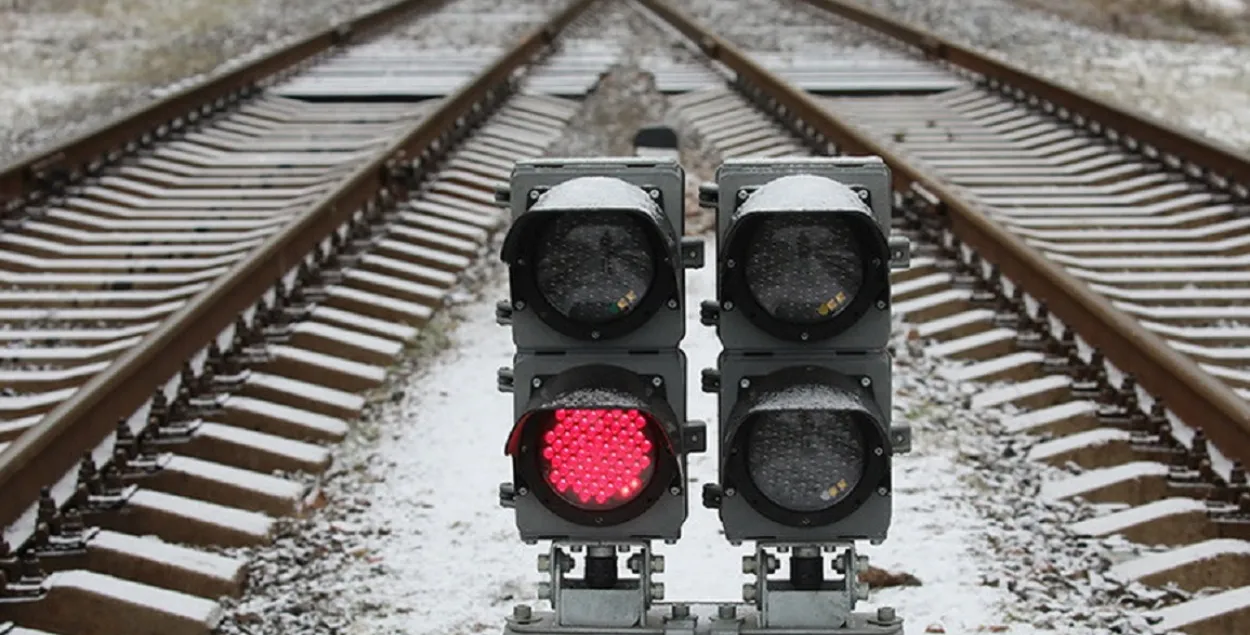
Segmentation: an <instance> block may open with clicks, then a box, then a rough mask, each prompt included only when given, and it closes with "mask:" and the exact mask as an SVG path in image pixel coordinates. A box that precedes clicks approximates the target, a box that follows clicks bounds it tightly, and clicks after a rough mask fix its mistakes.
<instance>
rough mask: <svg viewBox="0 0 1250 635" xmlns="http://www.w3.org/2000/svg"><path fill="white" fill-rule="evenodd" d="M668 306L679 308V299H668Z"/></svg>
mask: <svg viewBox="0 0 1250 635" xmlns="http://www.w3.org/2000/svg"><path fill="white" fill-rule="evenodd" d="M668 308H670V309H676V308H677V300H675V299H674V300H669V301H668Z"/></svg>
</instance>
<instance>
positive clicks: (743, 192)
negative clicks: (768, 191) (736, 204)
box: [738, 190, 749, 201]
mask: <svg viewBox="0 0 1250 635" xmlns="http://www.w3.org/2000/svg"><path fill="white" fill-rule="evenodd" d="M747 196H749V194H747V191H746V190H738V200H740V201H745V200H747Z"/></svg>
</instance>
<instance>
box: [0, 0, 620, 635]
mask: <svg viewBox="0 0 1250 635" xmlns="http://www.w3.org/2000/svg"><path fill="white" fill-rule="evenodd" d="M409 4H411V3H409ZM478 4H480V3H478ZM478 4H475V3H474V2H473V1H472V0H469V1H465V2H458V3H452V4H449V5H445V6H443V7H441V8H439V9H438V10H434V11H432V12H430V13H428V14H423V15H420V16H418V17H417V20H416V22H414V23H412V27H410V26H409V25H404V24H400V25H399V26H398V27H395V28H394V30H392V31H389V32H386V33H383V34H381V35H378V36H376V37H373V38H370V39H368V40H367V41H364V42H361V43H359V44H358V45H350V46H339V47H336V48H334V49H331V50H330V51H329V52H328V54H326V55H324V56H323V58H322V59H318V60H316V61H314V62H312V63H311V64H310V65H309V64H305V68H301V69H299V70H297V71H294V72H290V73H286V74H284V75H282V76H278V77H277V78H274V79H271V80H269V81H266V82H265V83H264V85H263V86H261V87H259V89H258V90H250V91H248V92H249V93H250V94H248V95H247V96H246V97H242V98H240V99H238V100H237V101H236V102H235V103H233V104H231V105H230V106H229V107H225V108H222V109H221V110H220V111H219V112H214V113H213V114H212V116H209V117H205V118H203V119H200V120H199V121H197V122H196V123H195V124H194V125H188V126H186V127H185V128H184V129H182V130H181V131H180V132H179V133H177V134H171V135H168V136H167V137H166V138H163V139H161V140H159V141H155V142H153V143H151V144H150V146H148V147H145V148H143V149H142V150H140V151H138V152H134V153H132V154H129V155H126V156H124V157H121V158H120V159H119V160H116V161H112V162H110V163H109V164H107V165H103V166H98V167H97V169H94V170H93V174H92V177H91V178H90V179H89V180H87V181H84V182H81V183H72V184H68V185H67V186H66V187H63V188H62V187H58V188H57V189H56V190H54V192H55V193H51V194H50V192H49V191H48V190H44V189H39V188H35V189H33V190H31V191H29V192H23V193H22V194H23V197H24V199H25V200H24V202H26V203H33V205H22V206H20V207H16V206H15V207H13V208H12V209H11V212H12V213H13V216H14V217H16V218H17V220H16V221H15V222H13V223H12V224H11V225H10V227H8V228H6V231H4V232H3V233H0V242H3V243H4V246H5V253H4V256H3V257H4V259H5V267H4V273H3V275H4V276H5V280H4V282H5V287H6V289H5V291H4V292H3V294H2V295H3V297H4V303H3V304H4V307H3V308H0V323H3V325H4V327H3V329H2V330H0V337H2V338H3V339H4V341H5V353H6V356H5V362H4V366H3V370H0V377H2V378H3V379H2V380H0V382H2V383H3V385H4V386H5V394H4V395H3V396H2V397H0V421H3V423H2V424H0V451H3V459H2V464H3V468H2V469H0V471H3V474H4V479H5V480H4V486H3V487H2V488H0V489H3V490H4V491H5V496H4V497H3V507H4V513H5V521H4V522H5V525H6V527H5V533H4V542H3V543H2V545H0V572H2V573H3V580H4V582H5V584H0V598H2V599H0V632H5V633H9V632H10V631H9V630H8V629H10V628H14V626H13V624H14V623H15V624H16V625H18V626H22V627H28V628H35V629H45V630H46V631H47V632H53V633H74V632H117V633H122V632H130V633H134V632H144V633H193V632H208V631H209V630H211V629H212V628H214V627H215V626H216V624H217V623H218V621H219V620H220V617H221V611H220V608H219V607H218V605H217V602H216V598H218V597H220V596H223V595H224V596H230V595H236V596H237V595H238V594H239V593H241V592H242V590H243V586H244V583H245V580H246V569H245V567H246V562H244V561H242V560H239V559H236V558H231V557H225V556H221V555H216V554H214V553H212V552H209V551H204V550H203V549H204V548H216V547H238V546H247V545H256V544H263V543H265V542H266V541H268V540H270V539H272V537H273V531H274V528H275V524H274V523H275V518H277V517H281V516H286V515H291V514H298V513H299V512H300V511H301V509H302V507H303V500H302V497H303V496H304V493H305V487H304V484H303V483H302V482H301V481H300V480H299V479H298V478H296V477H295V476H294V475H295V474H297V473H307V474H316V473H319V472H321V471H324V470H325V469H326V468H327V467H328V465H329V463H330V456H331V455H330V449H329V448H328V447H327V446H326V444H327V443H332V442H334V441H337V440H340V439H342V438H343V437H344V435H345V434H346V433H347V432H348V430H349V422H350V421H351V420H353V419H354V418H355V417H356V416H357V415H359V414H360V411H361V409H362V408H363V407H364V404H365V398H364V396H363V395H364V394H365V393H367V391H368V390H370V389H372V388H375V387H377V386H379V385H381V384H382V383H383V381H384V380H385V379H386V370H387V367H388V366H389V365H390V364H391V363H393V362H394V361H395V360H396V359H397V358H398V357H399V356H400V355H402V353H403V351H404V347H405V345H406V344H407V343H408V342H410V341H412V340H413V338H414V337H415V336H416V335H417V333H418V329H419V328H420V327H421V326H422V325H424V324H425V323H426V322H427V321H428V320H429V319H430V317H431V315H432V314H433V313H434V311H436V310H437V309H438V308H439V307H440V306H442V304H443V302H444V299H445V298H446V296H447V295H448V294H449V293H450V292H451V291H452V290H454V287H455V285H456V282H457V276H458V274H459V273H460V272H461V271H463V270H464V269H465V268H466V267H468V266H469V265H471V264H472V263H473V262H474V260H475V259H476V258H477V257H478V255H479V252H480V251H481V249H482V248H483V246H484V245H485V243H486V242H487V239H488V237H489V236H490V234H491V233H492V232H493V231H494V230H495V229H498V228H499V227H500V225H501V223H502V222H503V218H502V216H501V215H500V213H499V212H498V210H497V209H496V208H495V207H494V206H493V205H492V202H493V196H494V193H493V192H494V187H495V185H496V184H498V183H501V182H505V181H506V179H507V177H508V172H509V169H510V166H511V164H512V162H513V161H516V160H518V159H520V158H525V157H530V156H534V155H536V154H540V153H542V151H543V149H544V148H545V147H546V145H548V144H549V143H550V142H551V141H553V140H554V139H555V138H557V137H558V136H559V134H560V132H561V130H562V128H563V125H564V123H565V122H566V121H567V120H568V118H569V117H570V116H571V115H572V114H573V113H574V111H575V109H574V106H573V105H572V102H570V101H569V100H568V99H567V97H568V96H577V95H580V94H583V93H585V91H586V90H588V89H589V88H590V87H591V86H592V85H593V84H594V82H595V81H596V80H597V78H598V76H599V74H600V73H601V72H602V71H603V70H604V69H606V67H607V65H608V64H610V63H611V61H612V59H613V56H612V54H613V51H612V49H610V48H604V47H603V46H602V45H599V46H597V47H596V46H595V45H594V44H595V43H593V42H592V43H590V46H589V48H588V47H587V46H586V45H585V42H584V40H573V41H572V42H573V43H574V44H576V43H577V42H579V41H580V42H582V44H583V46H580V47H578V46H573V47H572V50H571V52H568V53H564V54H556V55H552V56H545V57H544V53H545V45H546V43H547V41H548V40H549V39H550V37H552V36H553V35H554V34H555V33H558V32H559V31H561V30H562V29H563V28H565V27H566V26H568V25H569V24H570V23H571V22H572V21H573V20H574V18H576V17H578V16H579V15H580V14H581V12H582V11H583V10H584V9H585V7H586V5H587V4H588V3H586V2H573V3H564V2H538V3H531V4H530V5H524V6H522V7H520V8H514V9H513V10H512V11H511V12H510V13H506V14H499V15H496V16H494V18H492V19H490V20H482V19H481V17H480V14H481V13H482V9H481V7H480V6H478ZM397 15H398V14H397ZM396 19H398V18H396ZM466 23H474V24H475V26H478V25H480V24H482V23H484V24H485V25H486V30H485V31H483V30H482V29H481V28H478V29H477V35H478V36H479V37H481V38H483V40H485V41H491V40H492V39H493V40H494V41H497V42H517V44H515V45H514V46H513V47H512V48H511V49H507V48H503V47H499V46H482V45H476V46H474V45H471V43H469V42H460V43H457V42H454V41H452V42H447V41H445V40H446V39H447V38H445V37H444V38H442V40H444V41H435V42H433V43H432V44H430V43H426V42H425V40H420V39H412V38H411V36H412V33H411V32H409V29H410V28H417V27H419V28H421V29H429V30H431V31H432V32H434V33H446V32H459V33H467V32H469V30H468V29H466V28H465V25H466ZM380 24H381V23H379V26H380ZM583 28H584V27H583ZM465 44H470V46H464V45H465ZM588 52H589V55H588ZM434 60H437V61H438V62H439V63H438V64H437V65H435V64H432V63H431V62H432V61H434ZM540 60H541V63H538V64H537V65H533V63H535V62H539V61H540ZM531 65H533V67H532V68H531V67H530V66H531ZM414 68H416V69H424V70H418V71H416V72H414V71H413V70H412V69H414ZM397 71H398V74H399V75H400V78H399V79H397ZM518 72H520V73H522V75H516V73H518ZM518 80H519V81H518ZM439 98H441V99H439ZM397 139H398V140H402V141H401V142H399V143H397V142H396V140H397ZM405 152H411V154H408V155H407V156H418V157H420V158H421V160H422V161H423V163H422V164H414V163H413V162H411V161H408V162H403V161H402V157H404V156H405V154H404V153H405ZM397 159H401V160H400V161H399V162H397ZM434 165H437V171H435V168H434ZM21 167H25V166H19V170H14V171H11V172H9V174H12V173H13V172H15V171H21V170H20V168H21ZM26 172H27V173H29V170H26ZM18 181H19V179H13V180H10V181H8V182H10V183H13V182H18ZM383 219H385V222H384V223H383V222H382V221H383ZM310 225H312V226H319V227H318V229H316V230H314V231H312V232H309V233H308V234H306V235H305V236H302V237H301V236H300V235H299V233H298V232H299V231H300V230H301V229H304V228H306V227H308V226H310ZM340 225H341V226H340ZM292 230H295V235H294V238H295V240H294V241H292V240H291V239H292V237H293V236H292V233H293V232H292ZM332 232H333V233H332ZM292 242H294V244H292ZM283 243H287V244H286V245H285V247H284V245H283ZM301 243H302V244H301ZM310 252H311V254H310ZM266 258H268V259H270V262H268V263H266V262H265V259H266ZM275 282H276V284H277V286H276V287H274V288H273V289H268V287H269V286H270V285H273V284H275ZM241 287H242V288H241ZM249 295H250V297H249ZM258 296H259V297H258ZM223 297H226V298H230V300H229V301H228V302H230V303H232V304H234V305H235V306H234V307H232V308H230V309H225V308H224V307H222V304H221V302H219V301H218V300H219V299H220V298H223ZM257 300H259V303H257V304H255V305H254V306H249V305H252V304H253V303H254V302H257ZM206 312H207V313H209V314H210V315H207V316H206V315H204V313H206ZM223 327H225V328H223ZM170 341H174V342H177V344H176V347H178V348H180V349H181V350H180V351H179V352H177V353H173V352H171V351H170V348H169V346H168V343H169V342H170ZM162 367H163V368H162ZM179 367H180V368H179ZM127 368H129V369H130V371H129V374H128V373H127V370H126V369H127ZM105 369H109V370H108V372H102V371H105ZM171 376H172V377H173V381H167V379H168V378H170V377H171ZM140 391H142V392H140ZM145 402H146V403H145ZM136 406H142V407H140V408H138V411H137V412H136V411H135V410H136ZM132 413H133V414H132ZM75 463H77V464H78V465H77V469H70V470H69V472H68V473H66V475H65V476H64V477H61V476H60V471H61V470H65V469H66V468H67V467H69V468H73V466H74V464H75ZM275 474H277V475H275ZM278 475H290V476H278ZM36 500H37V501H38V502H37V504H36V505H34V506H33V507H28V505H29V503H31V502H35V501H36ZM140 536H154V537H155V538H156V539H157V540H155V541H153V540H150V539H145V538H140ZM19 554H20V555H19ZM93 607H94V608H93ZM95 609H99V610H98V611H97V610H95ZM10 622H11V623H10ZM16 632H23V633H25V632H27V631H21V630H19V631H16Z"/></svg>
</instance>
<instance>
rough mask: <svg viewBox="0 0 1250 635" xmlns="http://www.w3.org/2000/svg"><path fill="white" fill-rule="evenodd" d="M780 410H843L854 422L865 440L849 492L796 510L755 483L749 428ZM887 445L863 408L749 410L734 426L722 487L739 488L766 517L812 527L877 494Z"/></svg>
mask: <svg viewBox="0 0 1250 635" xmlns="http://www.w3.org/2000/svg"><path fill="white" fill-rule="evenodd" d="M831 388H832V387H831ZM781 412H844V413H846V414H848V415H850V417H851V419H852V421H853V422H854V423H853V425H855V426H856V427H857V428H858V429H859V432H860V434H861V435H862V436H863V440H864V447H863V454H862V455H861V460H862V461H863V465H864V472H863V474H861V475H860V478H859V481H858V482H857V483H856V484H855V486H854V488H852V490H851V492H850V493H849V494H847V495H845V496H844V497H842V498H841V499H839V500H838V501H836V502H834V503H833V504H831V505H829V506H828V507H825V508H823V509H819V510H814V511H796V510H792V509H788V508H786V507H783V506H781V505H779V504H777V503H775V502H773V501H772V499H770V498H768V496H767V495H765V494H764V492H763V491H762V490H761V489H760V487H759V486H758V485H756V483H755V480H754V478H753V477H752V475H751V469H750V466H749V464H748V456H749V455H750V449H749V448H747V447H745V446H746V444H747V443H749V440H750V439H751V438H752V436H753V435H752V432H753V430H754V428H755V426H756V425H758V424H759V422H760V419H761V416H762V415H768V414H775V413H781ZM877 448H881V449H882V454H881V455H877V454H876V453H875V450H876V449H877ZM886 449H887V445H886V443H885V438H884V437H883V436H882V434H881V431H880V430H879V428H878V426H877V422H875V421H874V420H873V417H872V415H870V414H869V413H867V412H864V411H860V410H853V409H844V410H830V409H825V408H791V409H778V410H767V411H756V412H751V413H749V414H747V416H746V417H745V418H744V419H743V421H742V423H741V424H739V425H738V426H737V428H735V430H734V436H733V439H732V441H731V445H730V451H729V453H728V457H727V458H726V463H725V475H726V479H725V484H724V487H726V488H729V487H733V488H736V489H738V491H739V492H741V495H742V497H743V500H745V501H746V502H747V504H749V505H750V506H751V507H752V508H753V509H755V510H756V511H757V512H759V513H760V514H761V515H763V516H764V517H766V518H768V519H769V520H772V521H774V522H777V523H780V524H783V525H787V526H790V527H799V528H805V529H806V528H812V529H814V528H818V527H822V526H825V525H829V524H832V523H835V522H838V521H839V520H842V519H844V518H846V517H847V516H849V515H851V514H852V513H854V512H855V511H856V510H857V509H859V508H860V507H862V506H863V504H864V503H865V502H867V501H868V499H869V498H870V497H872V496H873V495H874V494H876V491H877V488H878V487H880V486H881V485H882V484H883V483H884V482H885V481H886V480H887V479H888V476H889V470H888V464H889V456H888V453H887V452H886Z"/></svg>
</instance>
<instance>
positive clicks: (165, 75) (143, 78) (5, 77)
mask: <svg viewBox="0 0 1250 635" xmlns="http://www.w3.org/2000/svg"><path fill="white" fill-rule="evenodd" d="M381 4H383V2H382V0H361V1H352V2H343V1H342V0H178V1H177V2H169V1H167V0H2V1H0V165H3V164H4V163H7V162H8V161H10V160H13V159H15V158H18V157H20V156H21V155H23V154H25V153H27V152H30V151H32V150H34V149H36V148H38V147H41V146H44V145H47V144H49V143H52V142H55V141H58V140H61V139H65V138H68V137H70V136H72V135H73V134H75V133H78V132H81V131H84V130H86V129H88V128H89V127H90V126H92V125H96V124H99V123H101V122H102V121H104V120H106V119H107V118H108V117H110V116H116V115H117V114H120V113H121V112H125V111H126V110H129V109H132V108H135V107H138V106H140V105H142V104H143V103H146V102H149V101H151V100H153V99H155V98H157V97H159V96H160V95H161V94H163V93H164V92H167V91H168V89H169V88H170V87H171V86H177V85H182V84H184V83H185V82H186V81H187V80H188V79H194V78H195V77H196V76H198V75H200V74H203V73H211V72H213V71H214V70H215V69H218V68H219V67H221V66H222V65H223V64H229V63H230V62H231V61H237V60H238V58H249V57H252V56H256V55H259V54H261V53H263V52H264V51H267V50H270V49H271V48H273V47H274V46H277V45H280V44H281V43H282V42H285V41H288V40H290V39H293V38H297V37H302V36H305V35H307V34H309V33H311V32H313V31H315V30H317V29H321V28H324V27H326V26H328V25H330V24H332V23H334V22H337V21H340V20H343V19H345V18H347V17H350V16H351V15H357V14H359V13H363V12H364V11H367V10H369V9H372V8H374V7H376V6H379V5H381Z"/></svg>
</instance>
